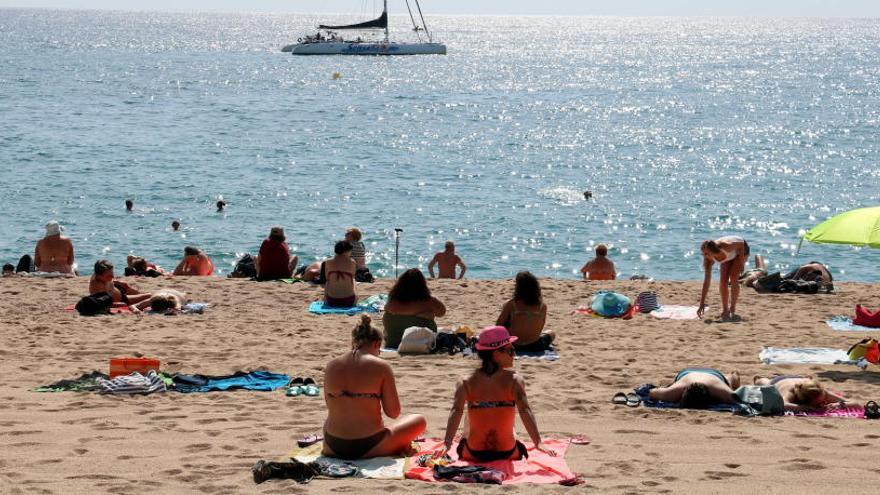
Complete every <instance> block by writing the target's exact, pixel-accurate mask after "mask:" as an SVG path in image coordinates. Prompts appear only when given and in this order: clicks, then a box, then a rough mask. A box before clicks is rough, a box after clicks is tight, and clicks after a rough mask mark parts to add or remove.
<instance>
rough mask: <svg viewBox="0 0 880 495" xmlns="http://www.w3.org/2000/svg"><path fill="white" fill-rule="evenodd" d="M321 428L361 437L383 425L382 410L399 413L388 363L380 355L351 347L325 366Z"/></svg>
mask: <svg viewBox="0 0 880 495" xmlns="http://www.w3.org/2000/svg"><path fill="white" fill-rule="evenodd" d="M324 400H325V402H326V404H327V413H328V414H327V420H326V421H325V423H324V429H325V431H327V433H329V434H330V435H333V436H336V437H339V438H364V437H368V436H370V435H373V434H375V433H377V432H378V431H380V430H382V429H383V428H384V423H383V421H382V411H383V409H384V411H385V412H386V414H388V416H389V417H397V416H398V415H399V414H400V403H399V399H398V397H397V388H396V386H395V383H394V375H393V373H392V371H391V367H390V366H389V365H388V363H386V362H385V361H383V360H382V359H380V358H378V357H376V356H372V355H369V354H365V353H362V352H360V351H350V352H347V353H346V354H344V355H342V356H340V357H337V358H335V359H333V360H331V361H330V362H329V363H327V366H326V367H325V368H324Z"/></svg>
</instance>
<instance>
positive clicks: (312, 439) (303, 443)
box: [296, 434, 324, 448]
mask: <svg viewBox="0 0 880 495" xmlns="http://www.w3.org/2000/svg"><path fill="white" fill-rule="evenodd" d="M322 440H324V437H323V436H321V435H317V434H315V435H306V436H304V437H302V438H300V439H299V440H297V441H296V444H297V445H299V447H300V448H303V447H308V446H309V445H314V444H316V443H318V442H320V441H322Z"/></svg>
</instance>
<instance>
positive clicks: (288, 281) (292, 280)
mask: <svg viewBox="0 0 880 495" xmlns="http://www.w3.org/2000/svg"><path fill="white" fill-rule="evenodd" d="M275 281H276V282H281V283H283V284H288V285H292V284H297V283H300V282H305V280H303V279H301V278H278V279H275Z"/></svg>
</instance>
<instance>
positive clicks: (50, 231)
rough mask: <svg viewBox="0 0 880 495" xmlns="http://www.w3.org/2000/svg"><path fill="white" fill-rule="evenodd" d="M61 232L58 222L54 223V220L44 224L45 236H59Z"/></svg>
mask: <svg viewBox="0 0 880 495" xmlns="http://www.w3.org/2000/svg"><path fill="white" fill-rule="evenodd" d="M62 230H64V229H63V228H61V225H60V224H59V223H58V222H56V221H55V220H52V221H51V222H49V223H47V224H46V235H47V236H51V235H61V231H62Z"/></svg>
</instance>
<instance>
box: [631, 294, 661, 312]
mask: <svg viewBox="0 0 880 495" xmlns="http://www.w3.org/2000/svg"><path fill="white" fill-rule="evenodd" d="M636 306H638V308H639V312H640V313H650V312H651V311H654V310H655V309H660V302H659V301H658V300H657V293H656V292H654V291H646V292H639V295H638V296H637V297H636Z"/></svg>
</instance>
